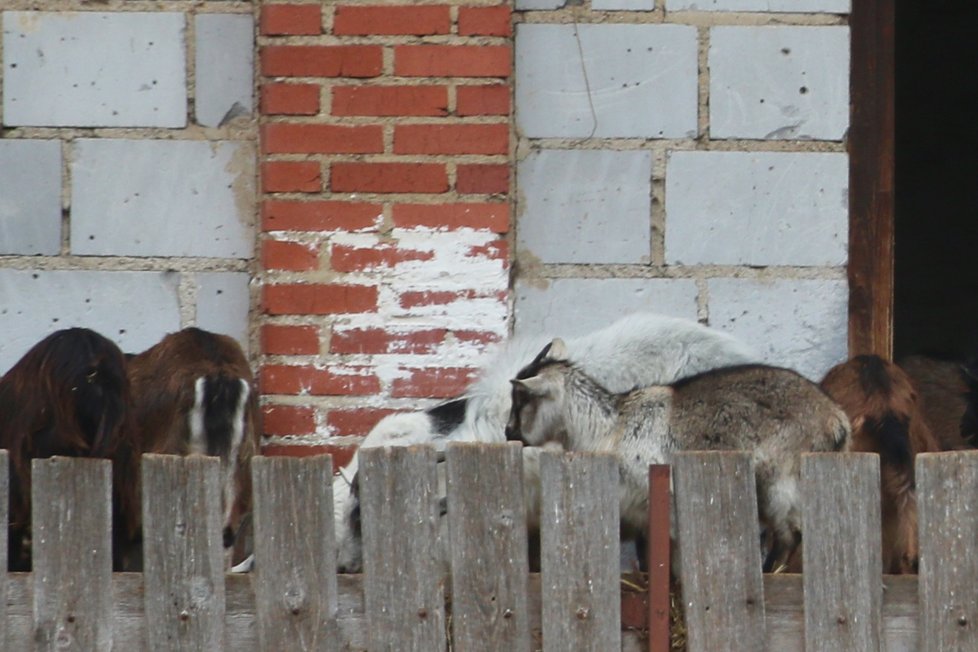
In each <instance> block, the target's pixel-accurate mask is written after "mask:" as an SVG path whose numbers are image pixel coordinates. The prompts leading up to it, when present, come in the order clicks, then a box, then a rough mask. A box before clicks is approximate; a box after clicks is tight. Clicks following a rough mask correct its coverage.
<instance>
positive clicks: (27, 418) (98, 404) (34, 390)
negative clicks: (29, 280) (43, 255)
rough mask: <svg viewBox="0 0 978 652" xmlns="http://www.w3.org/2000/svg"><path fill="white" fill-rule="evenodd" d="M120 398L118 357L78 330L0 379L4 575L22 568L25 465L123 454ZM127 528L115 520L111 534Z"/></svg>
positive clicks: (26, 562) (124, 399) (125, 385)
mask: <svg viewBox="0 0 978 652" xmlns="http://www.w3.org/2000/svg"><path fill="white" fill-rule="evenodd" d="M128 399H129V380H128V378H127V377H126V371H125V360H124V358H123V355H122V351H120V350H119V347H118V346H116V345H115V344H114V343H113V342H111V341H110V340H108V339H106V338H105V337H103V336H102V335H99V334H98V333H96V332H95V331H92V330H88V329H86V328H69V329H65V330H60V331H57V332H55V333H52V334H51V335H49V336H47V337H46V338H44V339H43V340H41V341H40V342H38V343H37V344H36V345H34V347H32V348H31V349H30V350H29V351H28V352H27V353H26V354H24V356H23V357H22V358H21V359H20V360H19V361H18V362H17V363H16V364H14V366H13V367H11V369H10V371H9V372H7V374H6V376H4V377H3V379H2V380H0V447H2V448H6V449H7V450H8V451H9V454H10V524H9V536H10V548H9V562H8V566H9V568H10V569H11V570H29V569H30V554H29V551H28V549H27V546H26V543H27V541H26V540H27V538H28V537H29V534H30V518H31V460H32V459H35V458H45V457H51V456H54V455H66V456H72V457H104V458H116V457H118V456H120V455H126V453H125V451H126V446H127V444H126V442H125V440H124V436H125V430H126V418H127V416H126V415H127V404H128ZM118 498H119V497H118V495H116V500H117V502H118ZM117 514H119V516H120V518H121V517H122V515H121V513H120V512H119V510H117ZM127 527H128V524H127V523H126V522H125V521H124V520H122V521H120V520H119V519H117V520H116V525H115V528H116V529H117V530H125V529H126V528H127Z"/></svg>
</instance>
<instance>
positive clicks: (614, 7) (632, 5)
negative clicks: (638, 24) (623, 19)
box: [591, 0, 655, 11]
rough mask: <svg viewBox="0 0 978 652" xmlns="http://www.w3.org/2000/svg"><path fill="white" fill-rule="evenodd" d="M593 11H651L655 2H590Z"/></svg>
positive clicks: (619, 0) (642, 0)
mask: <svg viewBox="0 0 978 652" xmlns="http://www.w3.org/2000/svg"><path fill="white" fill-rule="evenodd" d="M591 9H593V10H594V11H652V10H653V9H655V0H591Z"/></svg>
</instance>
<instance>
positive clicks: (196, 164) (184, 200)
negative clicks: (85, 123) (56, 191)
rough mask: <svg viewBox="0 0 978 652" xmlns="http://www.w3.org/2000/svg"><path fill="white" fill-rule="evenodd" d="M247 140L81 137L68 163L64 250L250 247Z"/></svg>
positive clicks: (227, 250) (240, 252) (236, 252)
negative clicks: (67, 238) (69, 190)
mask: <svg viewBox="0 0 978 652" xmlns="http://www.w3.org/2000/svg"><path fill="white" fill-rule="evenodd" d="M254 164H255V163H254V153H253V146H252V144H251V143H244V142H231V141H222V142H206V141H189V140H167V141H162V140H159V141H151V140H123V139H81V140H77V141H75V156H74V161H73V162H72V165H71V176H72V193H71V195H72V196H71V252H72V253H73V254H79V255H94V256H106V255H118V256H200V257H217V258H251V257H252V256H253V255H254V202H255V198H254Z"/></svg>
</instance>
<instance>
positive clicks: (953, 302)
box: [893, 0, 978, 358]
mask: <svg viewBox="0 0 978 652" xmlns="http://www.w3.org/2000/svg"><path fill="white" fill-rule="evenodd" d="M895 19H896V21H895V22H896V30H895V40H896V48H895V51H896V52H895V53H896V60H895V72H896V92H895V95H896V97H895V125H896V137H895V163H896V168H895V184H894V190H895V196H894V252H893V253H894V256H893V257H894V263H895V267H894V307H893V313H894V314H893V336H894V354H895V356H896V357H897V358H899V357H900V356H901V355H905V354H910V353H915V352H929V353H943V354H948V355H953V356H964V355H973V354H975V353H978V2H975V0H932V1H931V2H920V1H919V0H917V1H916V2H911V1H910V0H897V2H896V15H895Z"/></svg>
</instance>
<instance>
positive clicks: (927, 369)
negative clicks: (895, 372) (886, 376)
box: [899, 355, 978, 450]
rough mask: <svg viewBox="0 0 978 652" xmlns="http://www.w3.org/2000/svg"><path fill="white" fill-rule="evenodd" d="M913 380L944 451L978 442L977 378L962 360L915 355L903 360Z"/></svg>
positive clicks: (921, 403) (967, 446)
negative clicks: (977, 423) (975, 378)
mask: <svg viewBox="0 0 978 652" xmlns="http://www.w3.org/2000/svg"><path fill="white" fill-rule="evenodd" d="M899 365H900V367H901V368H902V369H903V370H904V371H905V372H907V375H908V376H910V379H911V381H913V384H914V387H916V388H917V393H918V395H919V397H920V409H921V411H922V412H923V414H924V419H926V421H927V425H929V426H930V429H931V431H932V432H933V433H934V436H935V437H937V441H938V442H939V443H940V446H941V450H962V449H967V448H972V447H973V446H974V445H975V444H978V441H976V439H978V432H976V427H975V402H976V396H975V381H974V379H973V378H972V377H971V376H969V371H968V369H969V368H968V367H967V366H966V365H964V364H963V363H962V362H960V361H956V360H952V359H946V358H935V357H930V356H924V355H912V356H908V357H906V358H903V359H901V360H900V362H899Z"/></svg>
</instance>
